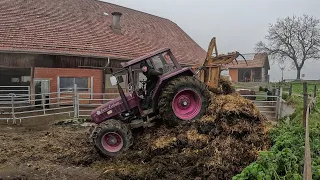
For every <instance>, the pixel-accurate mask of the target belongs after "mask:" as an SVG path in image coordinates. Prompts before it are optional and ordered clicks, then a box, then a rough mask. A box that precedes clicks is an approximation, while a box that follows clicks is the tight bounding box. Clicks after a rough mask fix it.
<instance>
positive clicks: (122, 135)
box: [93, 120, 132, 157]
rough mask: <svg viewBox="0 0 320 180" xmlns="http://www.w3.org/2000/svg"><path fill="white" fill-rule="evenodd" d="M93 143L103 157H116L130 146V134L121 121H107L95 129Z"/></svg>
mask: <svg viewBox="0 0 320 180" xmlns="http://www.w3.org/2000/svg"><path fill="white" fill-rule="evenodd" d="M93 142H94V145H95V147H96V149H97V150H98V152H99V153H100V154H102V155H103V156H106V157H108V156H118V155H119V154H121V153H122V152H124V151H126V150H127V149H129V147H130V146H131V144H132V133H131V130H130V129H129V127H128V126H127V125H126V124H124V123H122V122H121V121H117V120H107V121H106V122H103V123H101V124H100V125H99V126H98V127H97V129H96V132H95V136H94V137H93Z"/></svg>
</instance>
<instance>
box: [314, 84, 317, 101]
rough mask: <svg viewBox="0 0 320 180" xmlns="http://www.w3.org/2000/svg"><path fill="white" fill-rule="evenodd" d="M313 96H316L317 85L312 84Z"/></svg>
mask: <svg viewBox="0 0 320 180" xmlns="http://www.w3.org/2000/svg"><path fill="white" fill-rule="evenodd" d="M313 97H314V98H316V97H317V85H314V89H313Z"/></svg>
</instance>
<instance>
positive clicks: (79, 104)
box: [0, 85, 118, 124]
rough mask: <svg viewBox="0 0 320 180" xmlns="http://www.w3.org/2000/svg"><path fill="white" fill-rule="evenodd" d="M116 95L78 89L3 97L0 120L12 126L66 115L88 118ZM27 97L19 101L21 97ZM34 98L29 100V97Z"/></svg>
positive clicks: (0, 103)
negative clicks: (4, 99) (37, 118)
mask: <svg viewBox="0 0 320 180" xmlns="http://www.w3.org/2000/svg"><path fill="white" fill-rule="evenodd" d="M112 95H118V93H91V92H89V93H83V92H78V88H77V87H76V85H75V88H74V89H73V90H72V91H66V92H53V93H43V94H32V95H23V96H22V95H16V94H10V95H6V96H3V97H5V98H6V101H3V102H1V101H0V105H1V106H0V120H6V121H7V123H9V121H10V120H12V121H13V123H14V124H17V121H19V123H21V121H22V120H23V119H28V118H36V117H43V116H51V115H59V114H68V115H69V116H70V117H71V116H72V115H73V117H74V118H79V117H89V116H90V112H91V111H92V110H93V109H94V108H96V107H97V106H100V105H102V104H104V103H106V102H108V101H110V100H112V98H106V97H108V96H112ZM25 96H26V97H27V100H26V99H21V97H25ZM31 96H33V97H35V98H34V99H31V98H30V97H31Z"/></svg>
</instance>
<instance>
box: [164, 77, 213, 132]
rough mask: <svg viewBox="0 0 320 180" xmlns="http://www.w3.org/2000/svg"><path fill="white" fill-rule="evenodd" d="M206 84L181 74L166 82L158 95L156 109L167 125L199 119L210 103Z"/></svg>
mask: <svg viewBox="0 0 320 180" xmlns="http://www.w3.org/2000/svg"><path fill="white" fill-rule="evenodd" d="M210 99H211V96H210V92H209V91H208V89H207V88H206V85H205V84H203V83H202V82H200V81H199V80H198V79H196V78H194V77H191V76H182V77H178V78H175V79H173V80H171V81H169V82H168V84H167V85H166V86H165V87H164V88H163V89H162V93H161V94H160V97H159V102H158V109H159V114H160V115H161V117H162V119H163V120H164V123H165V124H166V125H167V126H176V125H178V124H179V123H183V122H190V121H193V120H196V119H199V118H200V117H201V116H203V114H204V113H205V111H206V109H207V108H208V105H209V103H210Z"/></svg>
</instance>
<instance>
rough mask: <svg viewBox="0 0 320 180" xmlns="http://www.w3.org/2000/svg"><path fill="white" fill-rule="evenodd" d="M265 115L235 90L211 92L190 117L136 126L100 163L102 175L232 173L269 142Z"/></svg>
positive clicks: (166, 176)
mask: <svg viewBox="0 0 320 180" xmlns="http://www.w3.org/2000/svg"><path fill="white" fill-rule="evenodd" d="M230 87H231V86H230ZM227 89H228V90H230V88H227ZM222 94H224V93H222ZM226 94H228V93H226ZM265 121H266V119H265V118H264V117H263V116H262V115H261V114H260V112H259V111H258V110H257V109H256V108H255V106H254V105H253V104H252V102H250V101H249V100H247V99H244V98H242V97H240V96H239V95H238V94H236V93H232V94H228V95H213V97H212V102H211V104H210V106H209V108H208V110H207V112H206V115H205V116H204V117H203V118H202V119H200V120H198V121H196V122H194V123H189V124H183V125H179V126H177V127H175V128H166V127H165V126H159V127H152V128H149V129H145V130H142V131H139V132H135V133H134V134H135V137H134V144H133V146H132V147H131V148H130V150H129V151H127V152H126V153H124V154H123V155H121V156H120V157H118V158H116V159H113V160H109V161H108V164H107V165H105V164H103V165H101V167H102V168H103V170H104V173H103V175H102V176H101V178H105V179H231V178H232V176H234V175H236V174H237V173H240V172H241V170H242V169H243V168H245V167H246V166H248V165H249V164H250V163H251V162H253V161H255V160H256V158H257V155H258V152H259V151H260V150H265V149H267V148H268V147H269V139H268V134H267V132H266V129H265Z"/></svg>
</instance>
